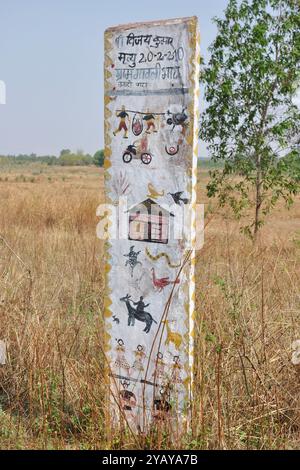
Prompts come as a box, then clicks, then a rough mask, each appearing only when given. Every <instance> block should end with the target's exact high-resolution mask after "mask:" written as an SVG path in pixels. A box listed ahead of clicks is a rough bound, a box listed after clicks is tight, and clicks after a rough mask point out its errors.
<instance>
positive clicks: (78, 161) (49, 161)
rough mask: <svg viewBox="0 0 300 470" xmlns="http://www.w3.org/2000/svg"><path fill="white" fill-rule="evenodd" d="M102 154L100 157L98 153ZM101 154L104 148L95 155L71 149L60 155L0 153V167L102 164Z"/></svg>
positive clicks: (63, 151)
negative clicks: (35, 164) (36, 164)
mask: <svg viewBox="0 0 300 470" xmlns="http://www.w3.org/2000/svg"><path fill="white" fill-rule="evenodd" d="M97 154H100V156H99V157H98V159H96V158H95V157H96V155H97ZM101 154H103V150H100V151H99V152H97V153H96V155H95V157H92V156H91V155H89V154H85V153H84V152H82V151H81V150H79V151H77V152H76V153H72V152H71V150H69V149H63V150H62V151H61V152H60V156H59V157H55V156H53V155H46V156H37V155H36V154H31V155H5V156H4V155H3V156H2V155H0V168H1V167H5V166H10V165H26V164H31V163H42V164H45V165H59V166H87V165H97V166H101V165H100V163H101V158H100V157H101Z"/></svg>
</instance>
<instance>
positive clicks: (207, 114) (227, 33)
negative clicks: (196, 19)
mask: <svg viewBox="0 0 300 470" xmlns="http://www.w3.org/2000/svg"><path fill="white" fill-rule="evenodd" d="M214 21H215V23H216V25H217V36H216V39H215V40H214V42H213V43H212V45H211V47H210V60H209V62H208V64H207V66H204V67H203V71H202V77H201V78H202V81H203V82H204V84H205V99H206V102H207V107H206V109H205V111H204V113H203V116H202V121H201V125H200V128H201V131H200V137H201V138H202V139H203V140H204V141H205V142H206V143H207V144H208V150H209V153H210V156H211V158H212V159H213V160H214V161H222V162H223V163H224V164H223V166H222V168H221V169H220V168H219V169H214V170H212V171H211V172H210V176H211V178H210V182H209V184H208V187H207V189H208V195H209V196H210V197H212V196H217V197H218V199H219V203H220V204H221V205H222V206H223V205H225V204H229V205H230V206H231V208H232V209H233V211H234V213H235V215H236V216H237V217H241V216H242V215H243V214H244V211H245V210H246V209H249V207H252V208H253V214H254V216H253V219H252V221H251V222H250V224H248V225H247V226H246V227H243V229H244V230H245V231H246V232H247V233H248V234H249V235H250V236H252V237H254V238H255V236H256V234H257V232H258V230H259V228H260V227H261V225H262V223H263V221H264V217H265V215H266V214H268V213H269V211H270V210H271V209H272V207H274V205H275V204H276V202H277V201H278V200H279V199H280V198H284V199H285V201H286V202H287V204H290V203H291V202H292V201H293V198H294V196H295V194H296V193H297V192H298V191H299V189H300V188H299V180H298V181H297V179H295V178H294V177H293V173H292V172H290V171H289V164H288V162H289V159H286V158H283V157H286V156H287V155H290V154H292V155H296V154H297V155H298V156H299V146H297V145H295V143H296V142H297V137H298V138H299V129H300V112H299V111H300V110H299V108H298V107H297V106H296V105H295V104H294V103H293V97H294V95H295V93H296V92H297V88H298V85H299V77H300V68H299V66H300V34H299V32H300V2H299V0H252V1H251V0H244V1H242V2H237V1H236V0H229V4H228V6H227V8H226V10H225V18H222V19H219V18H215V19H214ZM298 140H299V139H298Z"/></svg>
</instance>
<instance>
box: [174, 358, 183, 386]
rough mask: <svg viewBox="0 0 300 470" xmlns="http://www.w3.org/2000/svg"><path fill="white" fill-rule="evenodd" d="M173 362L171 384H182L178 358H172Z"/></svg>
mask: <svg viewBox="0 0 300 470" xmlns="http://www.w3.org/2000/svg"><path fill="white" fill-rule="evenodd" d="M173 361H174V364H173V368H172V369H173V371H172V382H173V383H175V384H181V383H182V378H181V370H182V365H181V364H180V359H179V356H174V358H173Z"/></svg>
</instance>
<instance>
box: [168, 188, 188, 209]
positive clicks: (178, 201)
mask: <svg viewBox="0 0 300 470" xmlns="http://www.w3.org/2000/svg"><path fill="white" fill-rule="evenodd" d="M168 194H169V195H170V196H172V198H173V201H174V202H175V204H177V205H178V206H180V205H181V202H182V203H183V204H188V203H189V200H188V199H187V198H185V197H181V196H182V194H183V191H178V192H177V193H168Z"/></svg>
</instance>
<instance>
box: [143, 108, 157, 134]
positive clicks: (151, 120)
mask: <svg viewBox="0 0 300 470" xmlns="http://www.w3.org/2000/svg"><path fill="white" fill-rule="evenodd" d="M143 121H145V123H146V125H147V129H146V132H147V134H150V133H151V131H152V132H157V130H156V127H155V117H154V115H153V114H152V113H150V111H149V110H147V113H146V114H145V115H144V116H143Z"/></svg>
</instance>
